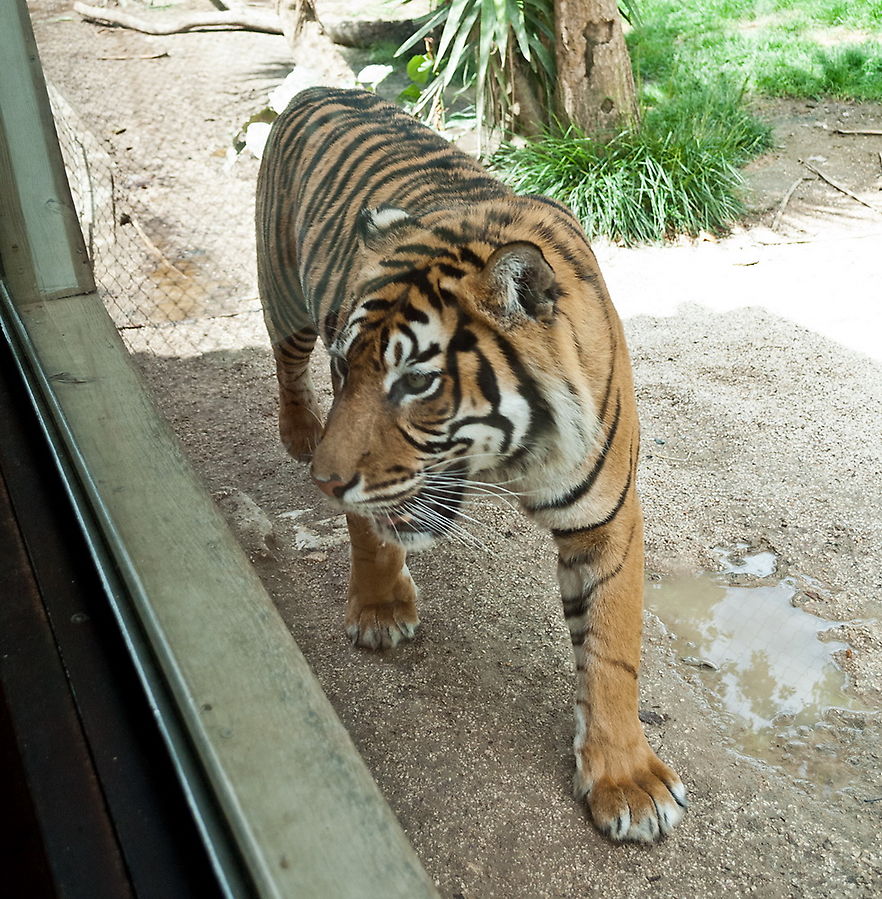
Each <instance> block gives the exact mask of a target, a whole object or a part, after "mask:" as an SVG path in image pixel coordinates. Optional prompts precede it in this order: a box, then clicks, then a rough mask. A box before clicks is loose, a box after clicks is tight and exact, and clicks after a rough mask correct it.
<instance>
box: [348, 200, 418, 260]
mask: <svg viewBox="0 0 882 899" xmlns="http://www.w3.org/2000/svg"><path fill="white" fill-rule="evenodd" d="M405 221H414V219H413V217H412V216H411V215H410V213H407V212H405V211H404V210H403V209H397V208H396V207H395V206H378V207H377V208H376V209H362V210H361V212H359V214H358V236H359V239H360V240H361V242H362V244H363V245H364V246H366V247H367V248H368V249H369V250H376V249H379V247H380V245H381V244H382V242H383V241H384V240H385V238H386V237H387V235H388V234H389V233H390V232H391V231H392V229H393V228H395V227H397V226H398V225H400V224H402V223H403V222H405Z"/></svg>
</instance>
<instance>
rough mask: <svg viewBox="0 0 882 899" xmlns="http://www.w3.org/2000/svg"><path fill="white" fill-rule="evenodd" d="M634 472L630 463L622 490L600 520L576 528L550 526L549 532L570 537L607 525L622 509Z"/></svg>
mask: <svg viewBox="0 0 882 899" xmlns="http://www.w3.org/2000/svg"><path fill="white" fill-rule="evenodd" d="M633 474H634V466H633V465H632V466H631V467H630V469H629V470H628V477H627V479H626V480H625V486H624V487H622V492H621V493H620V494H619V498H618V500H617V501H616V504H615V505H614V506H613V507H612V509H611V510H610V512H609V514H608V515H607V516H606V517H605V518H603V519H601V520H600V521H596V522H595V523H594V524H587V525H583V526H581V527H577V528H552V529H551V533H552V535H553V536H555V537H572V536H573V535H574V534H584V533H587V532H588V531H594V530H597V529H598V528H602V527H605V526H606V525H608V524H609V523H610V522H611V521H612V520H613V519H614V518H615V517H616V515H618V514H619V512H620V511H621V509H622V506H624V505H625V500H626V499H627V496H628V491H629V490H630V489H631V479H632V477H633Z"/></svg>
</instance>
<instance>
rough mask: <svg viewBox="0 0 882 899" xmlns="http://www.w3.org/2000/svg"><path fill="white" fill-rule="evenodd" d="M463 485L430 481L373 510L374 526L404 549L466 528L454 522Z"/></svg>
mask: <svg viewBox="0 0 882 899" xmlns="http://www.w3.org/2000/svg"><path fill="white" fill-rule="evenodd" d="M465 493H466V488H465V485H459V484H456V483H451V482H446V483H445V484H444V486H443V487H440V486H438V485H433V484H431V483H429V484H427V485H424V486H423V487H422V488H421V489H420V490H419V491H418V492H416V493H415V494H413V495H412V496H409V497H407V498H406V499H403V500H401V501H400V502H398V503H396V504H395V505H393V506H388V507H386V508H384V509H378V510H377V511H375V512H373V513H372V515H371V517H372V519H373V523H374V528H375V530H376V531H377V532H378V533H379V535H380V536H381V537H382V538H383V539H384V540H388V541H390V542H394V543H398V544H400V545H401V546H404V547H406V548H407V549H425V548H427V547H429V546H431V545H432V544H433V543H436V542H437V541H438V540H441V539H444V538H446V537H452V536H461V535H463V534H465V533H467V532H466V531H464V530H463V528H462V526H461V525H459V524H457V518H459V517H460V515H461V511H462V506H463V503H464V500H465Z"/></svg>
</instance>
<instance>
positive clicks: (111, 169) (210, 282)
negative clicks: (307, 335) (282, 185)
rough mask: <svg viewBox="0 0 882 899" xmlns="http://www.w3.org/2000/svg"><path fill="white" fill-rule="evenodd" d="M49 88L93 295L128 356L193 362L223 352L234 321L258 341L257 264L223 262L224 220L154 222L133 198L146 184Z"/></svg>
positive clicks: (226, 258)
mask: <svg viewBox="0 0 882 899" xmlns="http://www.w3.org/2000/svg"><path fill="white" fill-rule="evenodd" d="M48 87H49V97H50V102H51V104H52V111H53V115H54V117H55V125H56V130H57V133H58V140H59V144H60V146H61V152H62V155H63V157H64V162H65V167H66V169H67V176H68V181H69V183H70V188H71V194H72V197H73V202H74V205H75V207H76V210H77V213H78V216H79V220H80V224H81V227H82V230H83V237H84V239H85V242H86V248H87V250H88V253H89V258H90V259H91V261H92V266H93V270H94V275H95V282H96V285H97V287H98V292H99V295H100V296H101V299H102V300H103V302H104V305H105V307H106V308H107V311H108V313H109V314H110V316H111V318H112V319H113V321H114V323H115V324H116V326H117V328H118V330H119V332H120V334H121V336H122V338H123V340H124V342H125V343H126V345H127V347H128V348H129V350H130V351H131V352H133V353H151V354H156V355H175V356H192V355H199V354H202V353H206V352H210V351H212V350H218V349H226V348H228V346H230V345H232V341H233V340H234V337H233V335H232V334H231V329H230V327H229V322H228V321H227V320H228V319H229V318H231V317H237V318H239V317H242V318H243V320H242V321H240V322H239V323H237V324H238V325H242V326H244V327H245V328H246V330H247V331H249V332H251V331H252V330H254V331H255V332H260V334H255V336H256V337H257V338H258V340H259V339H260V338H261V337H263V333H262V328H263V324H262V320H261V316H260V314H259V313H260V302H259V299H258V295H257V281H256V274H255V271H254V266H253V260H252V259H248V260H241V259H236V260H232V259H230V258H229V255H226V256H225V255H224V251H223V241H224V235H223V219H222V218H217V219H213V220H212V221H211V222H210V223H208V224H204V218H202V217H199V216H196V215H194V216H193V218H192V219H191V220H187V221H176V222H174V221H173V222H170V221H169V220H168V218H162V219H159V218H157V216H156V215H155V213H154V212H153V211H152V210H151V208H149V206H148V205H147V203H146V202H145V201H144V200H142V199H141V197H139V194H141V193H143V192H144V191H143V189H142V188H143V187H144V186H145V178H144V176H143V175H142V174H139V173H133V172H127V171H126V170H125V168H124V167H123V166H121V165H120V164H119V162H118V161H117V160H115V159H114V158H112V157H111V155H110V154H109V153H108V151H107V150H106V149H105V147H104V146H103V145H102V143H101V141H100V140H98V138H96V137H95V136H94V135H93V134H92V133H91V132H90V131H89V129H88V128H87V127H86V126H85V125H84V123H83V121H82V120H81V118H80V117H79V116H78V114H77V112H76V111H75V110H74V109H73V108H72V107H71V105H70V104H69V103H68V102H67V101H66V100H65V98H64V96H63V95H62V94H61V93H60V92H59V91H58V90H57V89H56V88H55V87H54V86H52V85H51V84H50V85H48ZM200 223H203V224H202V226H201V227H200ZM237 332H238V334H239V339H241V333H242V330H241V327H238V328H237Z"/></svg>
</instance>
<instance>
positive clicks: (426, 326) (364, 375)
mask: <svg viewBox="0 0 882 899" xmlns="http://www.w3.org/2000/svg"><path fill="white" fill-rule="evenodd" d="M427 218H428V217H427ZM360 239H361V241H362V246H363V253H362V258H363V260H364V262H363V266H362V270H361V272H360V276H359V278H358V279H357V285H356V288H355V290H354V295H353V297H352V298H351V300H350V301H349V302H348V303H347V304H346V305H345V307H344V308H342V309H341V311H340V313H339V315H338V318H337V321H336V322H335V323H334V326H332V327H331V331H332V336H331V337H330V339H329V340H328V345H329V354H330V357H331V369H332V377H333V380H334V388H335V389H334V393H335V400H334V403H333V406H332V408H331V411H330V413H329V415H328V419H327V423H326V425H325V430H324V433H323V435H322V438H321V441H320V442H319V444H318V446H317V447H316V449H315V452H314V455H313V462H312V476H313V479H314V480H315V482H316V483H317V484H318V486H319V487H320V489H321V490H322V491H323V492H324V493H326V494H327V495H328V496H330V497H331V498H332V499H334V500H335V501H336V502H337V503H338V504H339V506H340V507H341V508H342V509H343V510H344V511H346V512H352V513H356V514H358V515H361V516H364V517H366V518H368V519H370V520H371V521H372V522H373V525H374V528H375V530H376V531H377V532H378V533H379V534H380V536H381V537H382V538H383V539H386V540H389V541H394V542H397V543H400V544H401V545H403V546H405V547H407V548H409V549H419V548H422V547H425V546H428V545H430V544H431V543H432V542H434V540H436V539H437V538H439V537H442V536H450V535H456V534H457V533H461V532H462V531H461V525H458V524H457V518H458V517H460V515H461V514H462V507H463V503H464V501H465V499H466V495H467V494H468V492H469V489H470V487H471V486H473V485H475V484H476V483H477V482H485V481H488V480H489V481H493V480H496V479H497V478H498V477H499V475H500V474H501V473H504V474H506V475H509V476H510V474H511V472H513V471H517V470H518V469H519V467H523V466H527V465H529V464H530V460H531V458H533V457H535V454H536V452H537V447H538V446H539V445H540V443H541V442H542V441H547V440H548V439H549V436H550V434H551V433H552V432H553V429H554V428H553V426H554V414H553V411H552V408H551V404H552V402H553V400H551V399H550V397H549V394H548V391H547V390H546V389H545V385H544V384H543V378H542V375H541V373H542V372H543V371H544V372H547V371H549V370H551V369H553V368H554V367H555V366H554V362H555V360H554V359H553V358H552V357H553V356H554V350H553V349H552V344H551V342H550V341H549V340H548V333H549V331H550V330H551V329H552V328H554V326H555V317H556V316H555V311H556V302H557V298H558V294H559V287H558V284H557V280H556V278H555V273H554V271H553V270H552V268H551V266H550V265H549V264H548V262H547V261H546V259H545V257H544V256H543V253H542V251H541V250H540V248H539V247H538V246H537V245H536V244H534V243H531V242H525V241H508V242H505V243H500V244H498V245H496V246H494V245H493V244H492V243H490V242H488V241H487V239H486V237H484V238H483V239H481V238H479V239H464V238H463V234H462V233H460V232H453V231H452V230H451V229H450V228H449V227H442V226H439V225H438V224H437V223H432V222H428V221H426V220H421V219H416V218H412V217H411V216H409V215H408V214H407V213H406V212H403V211H402V210H399V209H392V208H388V207H386V208H381V209H379V210H370V211H367V212H365V213H362V216H361V223H360Z"/></svg>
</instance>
